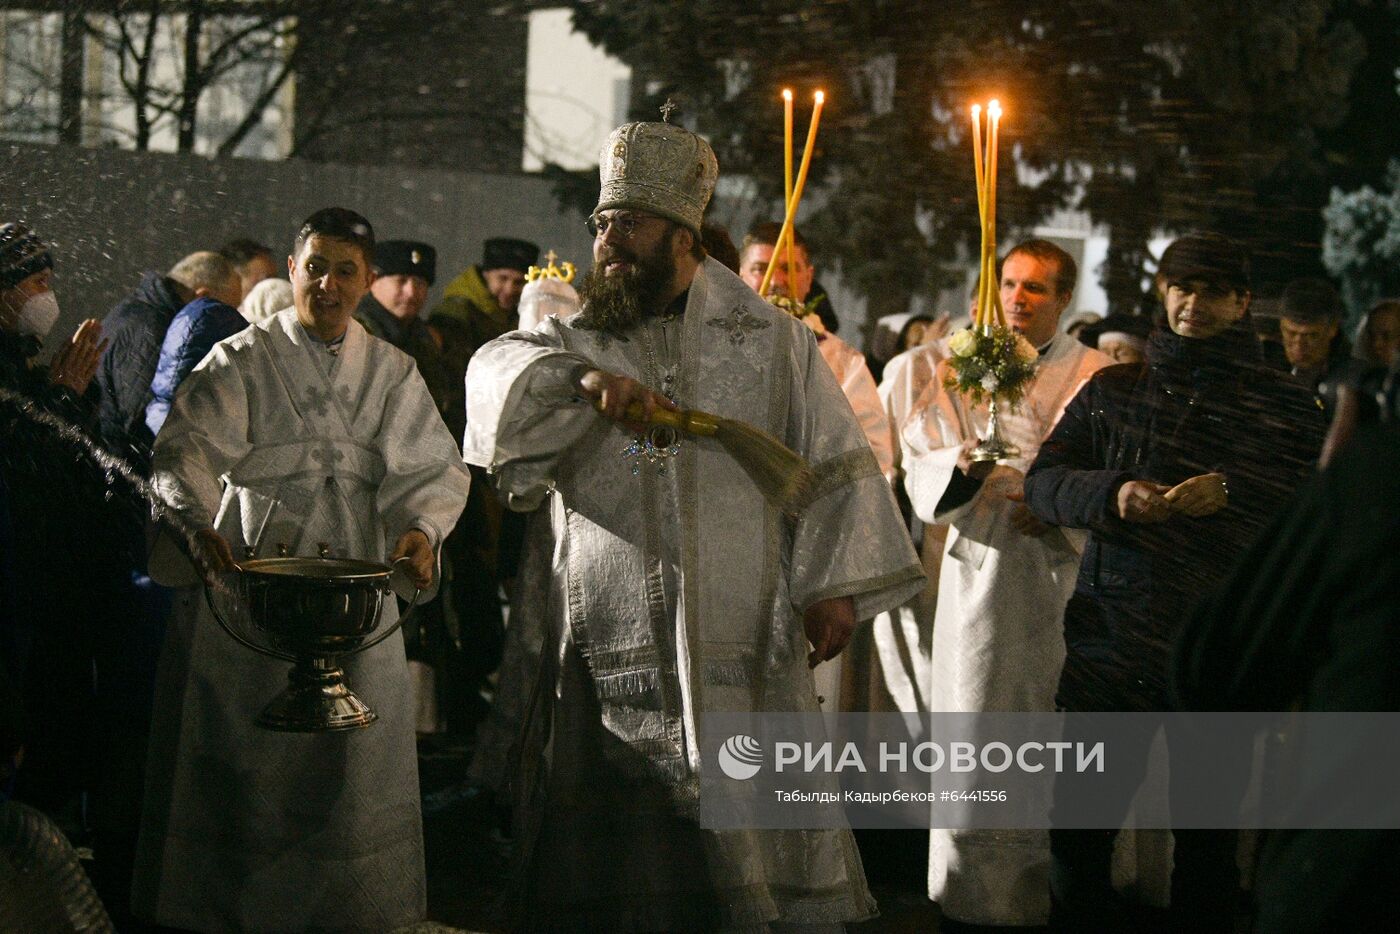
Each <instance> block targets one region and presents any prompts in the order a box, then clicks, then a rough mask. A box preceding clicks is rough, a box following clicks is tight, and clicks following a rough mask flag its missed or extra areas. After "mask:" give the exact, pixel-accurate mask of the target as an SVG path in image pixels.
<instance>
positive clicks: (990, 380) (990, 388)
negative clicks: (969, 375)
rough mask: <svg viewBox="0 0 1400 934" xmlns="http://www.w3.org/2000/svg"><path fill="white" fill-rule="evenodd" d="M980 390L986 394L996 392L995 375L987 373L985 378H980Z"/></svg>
mask: <svg viewBox="0 0 1400 934" xmlns="http://www.w3.org/2000/svg"><path fill="white" fill-rule="evenodd" d="M982 388H983V389H985V390H986V391H987V392H996V391H997V378H996V375H995V374H992V373H988V374H987V375H986V376H984V377H982Z"/></svg>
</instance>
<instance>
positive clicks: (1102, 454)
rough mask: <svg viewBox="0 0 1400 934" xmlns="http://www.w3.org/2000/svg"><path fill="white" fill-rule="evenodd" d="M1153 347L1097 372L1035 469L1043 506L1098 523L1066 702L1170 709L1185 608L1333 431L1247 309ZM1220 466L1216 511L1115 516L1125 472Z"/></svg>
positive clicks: (1031, 484)
mask: <svg viewBox="0 0 1400 934" xmlns="http://www.w3.org/2000/svg"><path fill="white" fill-rule="evenodd" d="M1147 358H1148V359H1147V363H1146V364H1130V365H1125V366H1114V367H1108V368H1106V369H1104V370H1100V371H1099V372H1098V373H1096V374H1095V375H1094V376H1093V378H1092V379H1090V381H1089V382H1088V383H1087V384H1086V385H1085V386H1084V388H1083V389H1082V390H1080V392H1079V394H1078V395H1077V396H1076V397H1075V398H1074V400H1073V401H1072V402H1071V403H1070V404H1069V406H1068V407H1067V408H1066V410H1065V413H1064V416H1063V417H1062V418H1061V419H1060V421H1059V423H1058V424H1057V425H1056V427H1055V430H1054V431H1053V432H1051V434H1050V437H1049V438H1048V439H1047V440H1046V442H1045V444H1044V445H1042V446H1041V449H1040V454H1039V456H1037V457H1036V460H1035V463H1034V464H1032V465H1031V468H1030V471H1029V472H1028V474H1027V476H1026V503H1027V505H1028V506H1029V507H1030V509H1031V511H1032V512H1034V513H1035V514H1036V515H1037V516H1038V517H1040V518H1041V519H1043V520H1044V521H1046V522H1050V523H1052V524H1055V525H1062V526H1069V527H1072V528H1082V529H1088V530H1089V532H1090V537H1089V543H1088V545H1087V547H1086V548H1085V552H1084V559H1083V563H1082V564H1081V565H1080V571H1079V578H1078V581H1077V583H1076V585H1075V592H1074V596H1073V597H1072V598H1071V600H1070V603H1069V606H1068V607H1066V610H1065V645H1066V650H1067V654H1066V658H1065V667H1064V671H1063V673H1062V675H1061V678H1060V688H1059V694H1058V696H1057V703H1059V705H1060V706H1062V707H1063V708H1065V709H1067V710H1164V709H1168V696H1167V690H1166V680H1167V673H1168V666H1169V661H1170V655H1171V648H1172V645H1173V644H1174V642H1175V640H1176V638H1177V636H1178V634H1179V632H1180V629H1181V626H1182V624H1183V622H1184V620H1185V618H1186V615H1187V613H1188V612H1189V611H1190V609H1191V607H1192V606H1193V604H1194V602H1195V601H1196V600H1197V599H1199V598H1200V597H1201V596H1203V595H1204V594H1205V593H1207V592H1209V591H1210V590H1211V588H1212V587H1214V586H1215V585H1216V584H1218V583H1219V582H1220V581H1221V580H1222V579H1223V578H1224V576H1225V574H1226V573H1227V572H1228V571H1229V569H1230V567H1231V566H1232V565H1233V563H1234V562H1235V560H1236V559H1237V558H1238V556H1239V555H1240V553H1241V552H1242V551H1243V550H1244V549H1245V547H1247V546H1248V545H1249V544H1250V543H1251V542H1252V541H1253V539H1254V538H1255V537H1256V536H1257V535H1258V534H1259V532H1260V531H1261V530H1262V529H1263V528H1264V526H1265V524H1266V523H1267V522H1268V521H1269V520H1270V518H1271V517H1272V516H1273V514H1274V513H1275V512H1276V511H1277V510H1278V509H1279V507H1280V506H1281V505H1282V504H1283V503H1284V501H1285V500H1286V499H1287V498H1288V496H1289V495H1290V494H1291V492H1292V491H1293V489H1294V488H1295V487H1296V486H1297V485H1298V484H1299V483H1300V482H1301V481H1302V480H1303V478H1304V477H1305V476H1307V475H1308V473H1309V472H1310V470H1311V467H1312V464H1313V463H1314V461H1315V460H1316V458H1317V454H1318V452H1319V451H1320V449H1321V446H1322V436H1323V431H1324V427H1325V426H1324V424H1323V420H1322V414H1321V411H1320V410H1319V408H1318V406H1317V403H1316V401H1315V399H1314V398H1313V396H1312V394H1311V393H1309V392H1308V391H1307V390H1306V389H1305V388H1302V387H1299V386H1297V385H1296V384H1294V383H1292V382H1290V381H1289V379H1288V377H1287V376H1286V375H1284V374H1278V373H1275V372H1273V371H1271V370H1269V369H1267V368H1266V367H1265V366H1264V365H1263V362H1262V359H1261V357H1260V355H1259V352H1258V346H1257V344H1256V342H1255V338H1254V336H1253V334H1252V332H1251V331H1250V329H1249V328H1248V327H1247V326H1245V325H1244V324H1240V325H1237V326H1236V327H1234V328H1232V329H1231V330H1229V331H1227V332H1225V333H1224V334H1221V335H1218V336H1216V337H1213V338H1208V339H1184V338H1181V337H1178V336H1177V335H1175V334H1173V333H1171V332H1170V331H1166V330H1161V331H1158V332H1156V333H1155V334H1154V335H1153V336H1152V339H1151V341H1150V343H1149V346H1148V355H1147ZM1213 472H1219V473H1223V474H1224V475H1225V476H1226V481H1227V487H1228V490H1229V504H1228V505H1227V506H1226V507H1225V508H1224V509H1222V510H1221V511H1219V512H1217V513H1216V514H1214V515H1211V516H1205V517H1202V518H1190V517H1187V516H1180V515H1178V516H1174V517H1173V518H1171V519H1170V520H1168V521H1167V522H1164V523H1160V524H1153V525H1141V524H1132V523H1128V522H1124V521H1123V520H1122V519H1120V518H1119V517H1118V514H1117V494H1118V489H1119V487H1121V486H1122V485H1123V484H1124V483H1126V482H1127V481H1129V480H1147V481H1151V482H1154V483H1161V484H1166V485H1169V486H1174V485H1176V484H1178V483H1180V482H1181V481H1183V480H1186V479H1188V478H1190V477H1193V476H1196V475H1199V474H1203V473H1213Z"/></svg>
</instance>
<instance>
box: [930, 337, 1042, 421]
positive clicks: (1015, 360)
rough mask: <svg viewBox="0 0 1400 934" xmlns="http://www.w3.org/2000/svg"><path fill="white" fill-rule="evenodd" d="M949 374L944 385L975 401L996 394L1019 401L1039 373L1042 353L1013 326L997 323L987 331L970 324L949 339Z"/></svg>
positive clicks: (1012, 400)
mask: <svg viewBox="0 0 1400 934" xmlns="http://www.w3.org/2000/svg"><path fill="white" fill-rule="evenodd" d="M948 349H949V351H950V354H949V357H948V375H947V376H945V377H944V379H943V386H944V388H946V389H947V390H948V391H949V392H957V393H961V394H962V395H963V396H966V397H967V398H968V399H971V400H972V401H973V402H983V401H986V400H990V399H991V398H992V397H993V396H995V397H996V398H997V399H999V400H1001V401H1003V402H1006V403H1007V404H1008V405H1015V404H1016V403H1018V402H1020V401H1021V399H1022V397H1023V396H1025V394H1026V389H1027V388H1028V387H1029V386H1030V382H1031V379H1032V378H1033V377H1034V376H1035V367H1036V362H1037V360H1038V359H1039V355H1038V354H1037V353H1036V351H1035V348H1034V347H1032V346H1031V345H1030V344H1029V343H1028V342H1027V341H1026V339H1025V338H1024V337H1022V336H1021V335H1020V334H1017V333H1016V332H1015V331H1013V330H1011V329H1010V328H1006V327H1002V326H1000V325H993V327H992V328H991V330H990V331H988V332H987V333H983V332H981V331H978V330H976V329H974V328H968V329H966V330H963V331H959V332H958V333H956V334H954V335H953V336H952V337H951V338H950V339H949V341H948Z"/></svg>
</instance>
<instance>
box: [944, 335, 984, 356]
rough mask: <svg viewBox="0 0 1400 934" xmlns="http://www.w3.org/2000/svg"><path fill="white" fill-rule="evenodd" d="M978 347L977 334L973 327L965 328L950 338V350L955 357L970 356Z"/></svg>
mask: <svg viewBox="0 0 1400 934" xmlns="http://www.w3.org/2000/svg"><path fill="white" fill-rule="evenodd" d="M976 349H977V335H976V334H974V333H973V332H972V329H971V328H963V329H962V330H961V331H959V332H957V333H956V334H954V335H953V336H952V337H950V338H948V352H949V353H951V354H952V355H953V356H955V357H966V356H969V355H970V354H971V353H972V352H973V351H974V350H976Z"/></svg>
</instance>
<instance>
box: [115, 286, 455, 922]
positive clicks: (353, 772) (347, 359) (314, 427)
mask: <svg viewBox="0 0 1400 934" xmlns="http://www.w3.org/2000/svg"><path fill="white" fill-rule="evenodd" d="M469 482H470V481H469V475H468V473H467V470H466V468H465V466H464V465H463V464H462V463H461V461H460V459H459V456H458V454H457V449H456V445H455V444H454V443H453V440H452V437H451V435H450V434H449V433H448V430H447V427H446V426H445V425H444V424H443V422H442V418H441V416H439V415H438V412H437V409H436V407H435V406H434V405H433V401H432V399H431V398H430V397H429V395H428V391H427V387H426V386H425V385H424V384H423V379H422V377H421V376H419V375H418V371H417V369H416V367H415V365H414V362H413V360H412V358H410V357H409V356H407V355H406V354H404V353H402V352H400V351H398V350H396V349H395V348H393V347H392V346H390V345H389V344H388V343H385V342H384V341H381V340H378V339H377V338H373V337H371V336H369V335H368V334H367V333H366V332H365V330H364V328H362V327H361V326H360V325H359V324H358V323H356V322H354V321H351V322H350V325H349V329H348V331H347V332H346V334H345V338H344V341H343V342H342V344H341V346H340V348H339V351H338V354H337V355H335V356H332V355H331V354H330V353H328V352H327V349H326V345H324V344H322V343H319V342H318V341H316V340H314V339H312V338H311V337H310V336H309V335H308V334H307V332H306V331H305V330H304V329H303V328H302V326H301V325H300V324H299V323H298V322H297V318H296V312H295V311H294V310H288V311H284V312H281V313H279V314H277V315H275V316H273V317H271V318H269V319H266V320H265V321H263V322H262V323H260V324H257V325H254V326H252V327H249V328H248V329H247V330H245V331H243V332H242V333H240V334H238V335H236V336H234V337H231V338H229V339H227V340H225V341H222V342H221V343H219V344H217V345H216V346H215V347H214V349H213V350H212V351H210V353H209V355H208V356H207V357H206V358H205V359H204V361H203V362H202V363H201V364H200V365H199V367H198V368H197V369H196V370H195V371H194V372H193V373H191V374H190V376H189V378H188V379H187V380H186V381H185V382H184V384H183V385H181V387H180V390H179V392H178V394H177V395H176V397H175V401H174V404H173V406H172V407H171V410H170V417H169V419H168V420H167V421H166V423H165V427H164V428H163V429H162V431H161V433H160V436H159V437H158V438H157V439H156V445H155V453H154V464H153V483H154V484H155V486H156V488H157V490H158V491H159V493H160V495H161V498H162V499H163V500H164V501H165V502H166V504H167V505H168V506H169V507H170V508H171V509H172V510H174V512H175V513H177V514H178V515H179V516H180V518H181V519H182V520H183V521H184V522H185V523H187V524H188V526H189V528H191V529H198V528H208V527H211V526H212V527H214V528H215V529H217V530H218V532H219V533H220V534H221V535H223V537H224V538H226V539H227V540H228V542H229V544H230V545H231V546H232V547H233V551H234V555H235V557H237V558H242V557H243V556H244V555H245V549H246V548H248V547H251V546H254V545H255V544H256V545H257V547H258V552H257V556H258V557H270V556H274V555H276V554H277V549H278V547H279V546H281V545H286V546H287V549H288V553H289V554H292V555H316V554H318V552H319V550H320V548H321V546H322V545H323V544H324V545H325V546H328V548H329V554H330V556H332V557H348V558H359V559H366V560H370V561H377V562H383V561H386V560H387V557H388V555H389V552H390V550H391V549H392V548H393V547H394V544H395V542H396V541H397V540H398V538H399V536H401V535H402V534H403V533H404V532H406V531H408V530H409V529H414V528H416V529H420V530H422V531H423V532H424V533H425V534H426V535H427V537H428V540H429V542H430V544H431V545H432V546H433V548H434V550H435V551H436V550H437V548H438V546H439V545H440V544H441V542H442V539H443V537H444V536H445V535H446V534H447V532H448V531H449V530H451V528H452V527H453V525H454V524H455V522H456V521H457V517H458V515H459V514H460V513H461V511H462V507H463V505H464V503H465V501H466V495H467V488H468V484H469ZM151 570H152V574H153V575H154V576H155V577H156V578H157V579H158V580H161V581H162V582H163V583H168V584H189V583H191V582H192V579H193V568H192V566H191V565H190V563H189V561H188V559H186V558H185V557H184V556H183V554H181V553H180V552H179V551H178V550H177V549H176V548H174V547H173V546H171V545H170V542H169V540H163V541H162V542H160V543H159V544H158V545H157V547H156V550H155V552H154V553H153V554H152V559H151ZM404 595H405V596H411V595H412V588H411V587H408V588H407V593H405V594H404ZM424 597H425V598H428V597H431V594H424ZM383 612H384V614H385V619H384V621H383V622H381V625H386V624H387V623H389V622H391V621H392V620H393V619H394V618H396V616H397V609H396V606H395V602H394V599H393V597H392V596H390V597H388V598H386V600H385V606H384V610H383ZM342 665H343V667H344V669H345V674H346V678H347V681H348V682H349V684H350V686H351V688H353V689H354V690H355V692H356V693H357V694H359V696H360V697H361V698H362V699H363V700H364V701H365V703H367V704H368V705H369V706H370V707H371V708H372V709H373V710H374V712H375V713H376V714H378V717H379V719H378V720H377V721H376V722H375V723H373V724H372V725H370V726H369V727H367V728H364V729H359V730H351V731H348V732H342V733H315V734H313V733H278V732H272V731H270V730H266V729H262V728H260V727H258V726H256V725H255V724H254V718H255V717H256V716H257V714H258V712H259V711H260V710H261V709H262V707H263V705H264V704H266V703H267V702H268V701H269V700H271V699H272V698H273V697H275V696H276V695H277V694H278V692H279V691H281V689H282V688H283V687H285V685H286V681H287V671H288V668H289V666H288V664H287V663H286V662H282V661H277V660H274V659H271V658H267V657H265V656H263V655H260V654H256V653H254V652H253V651H251V650H249V649H247V648H245V647H244V646H242V645H240V644H238V643H237V642H235V641H234V640H233V639H232V638H231V637H230V636H229V635H228V634H227V633H225V632H224V631H223V630H222V629H221V628H220V627H219V625H218V624H217V623H216V621H215V620H214V619H213V617H212V614H211V611H210V609H209V607H208V606H207V604H206V602H205V600H204V596H203V594H202V593H201V592H200V590H199V588H198V587H185V588H184V589H182V590H181V591H177V607H176V610H175V613H174V616H173V618H172V619H171V620H170V624H169V630H168V633H167V635H166V642H165V647H164V649H163V651H162V657H161V663H160V672H159V675H158V683H157V695H156V704H155V709H156V717H155V723H154V724H153V727H152V733H151V753H150V763H149V767H148V775H147V789H146V804H145V810H144V812H143V814H142V829H141V840H140V847H139V854H138V868H137V874H136V879H135V885H134V897H133V901H134V903H135V905H136V908H137V910H138V912H139V913H140V914H142V915H143V916H146V917H150V918H152V919H154V920H156V921H158V922H159V923H160V924H163V925H168V926H171V927H178V928H188V929H192V930H198V931H258V932H274V931H305V930H309V929H314V930H318V931H320V930H324V931H366V932H369V931H373V932H381V931H387V930H390V929H392V928H394V927H397V926H401V925H405V924H409V923H412V922H415V921H417V920H420V919H421V918H422V917H423V915H424V913H425V910H426V907H427V906H426V890H425V885H424V873H423V836H422V820H421V810H420V805H419V791H418V769H417V760H416V749H415V744H414V731H413V709H412V704H411V699H410V694H409V685H408V672H407V667H406V665H405V661H404V650H403V638H402V636H401V635H400V634H398V633H395V634H394V635H393V636H391V637H390V638H388V639H387V640H385V641H384V642H382V643H380V644H379V645H378V646H376V647H374V648H372V649H370V650H368V651H366V652H363V653H361V654H357V655H353V656H348V657H344V658H343V659H342Z"/></svg>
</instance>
